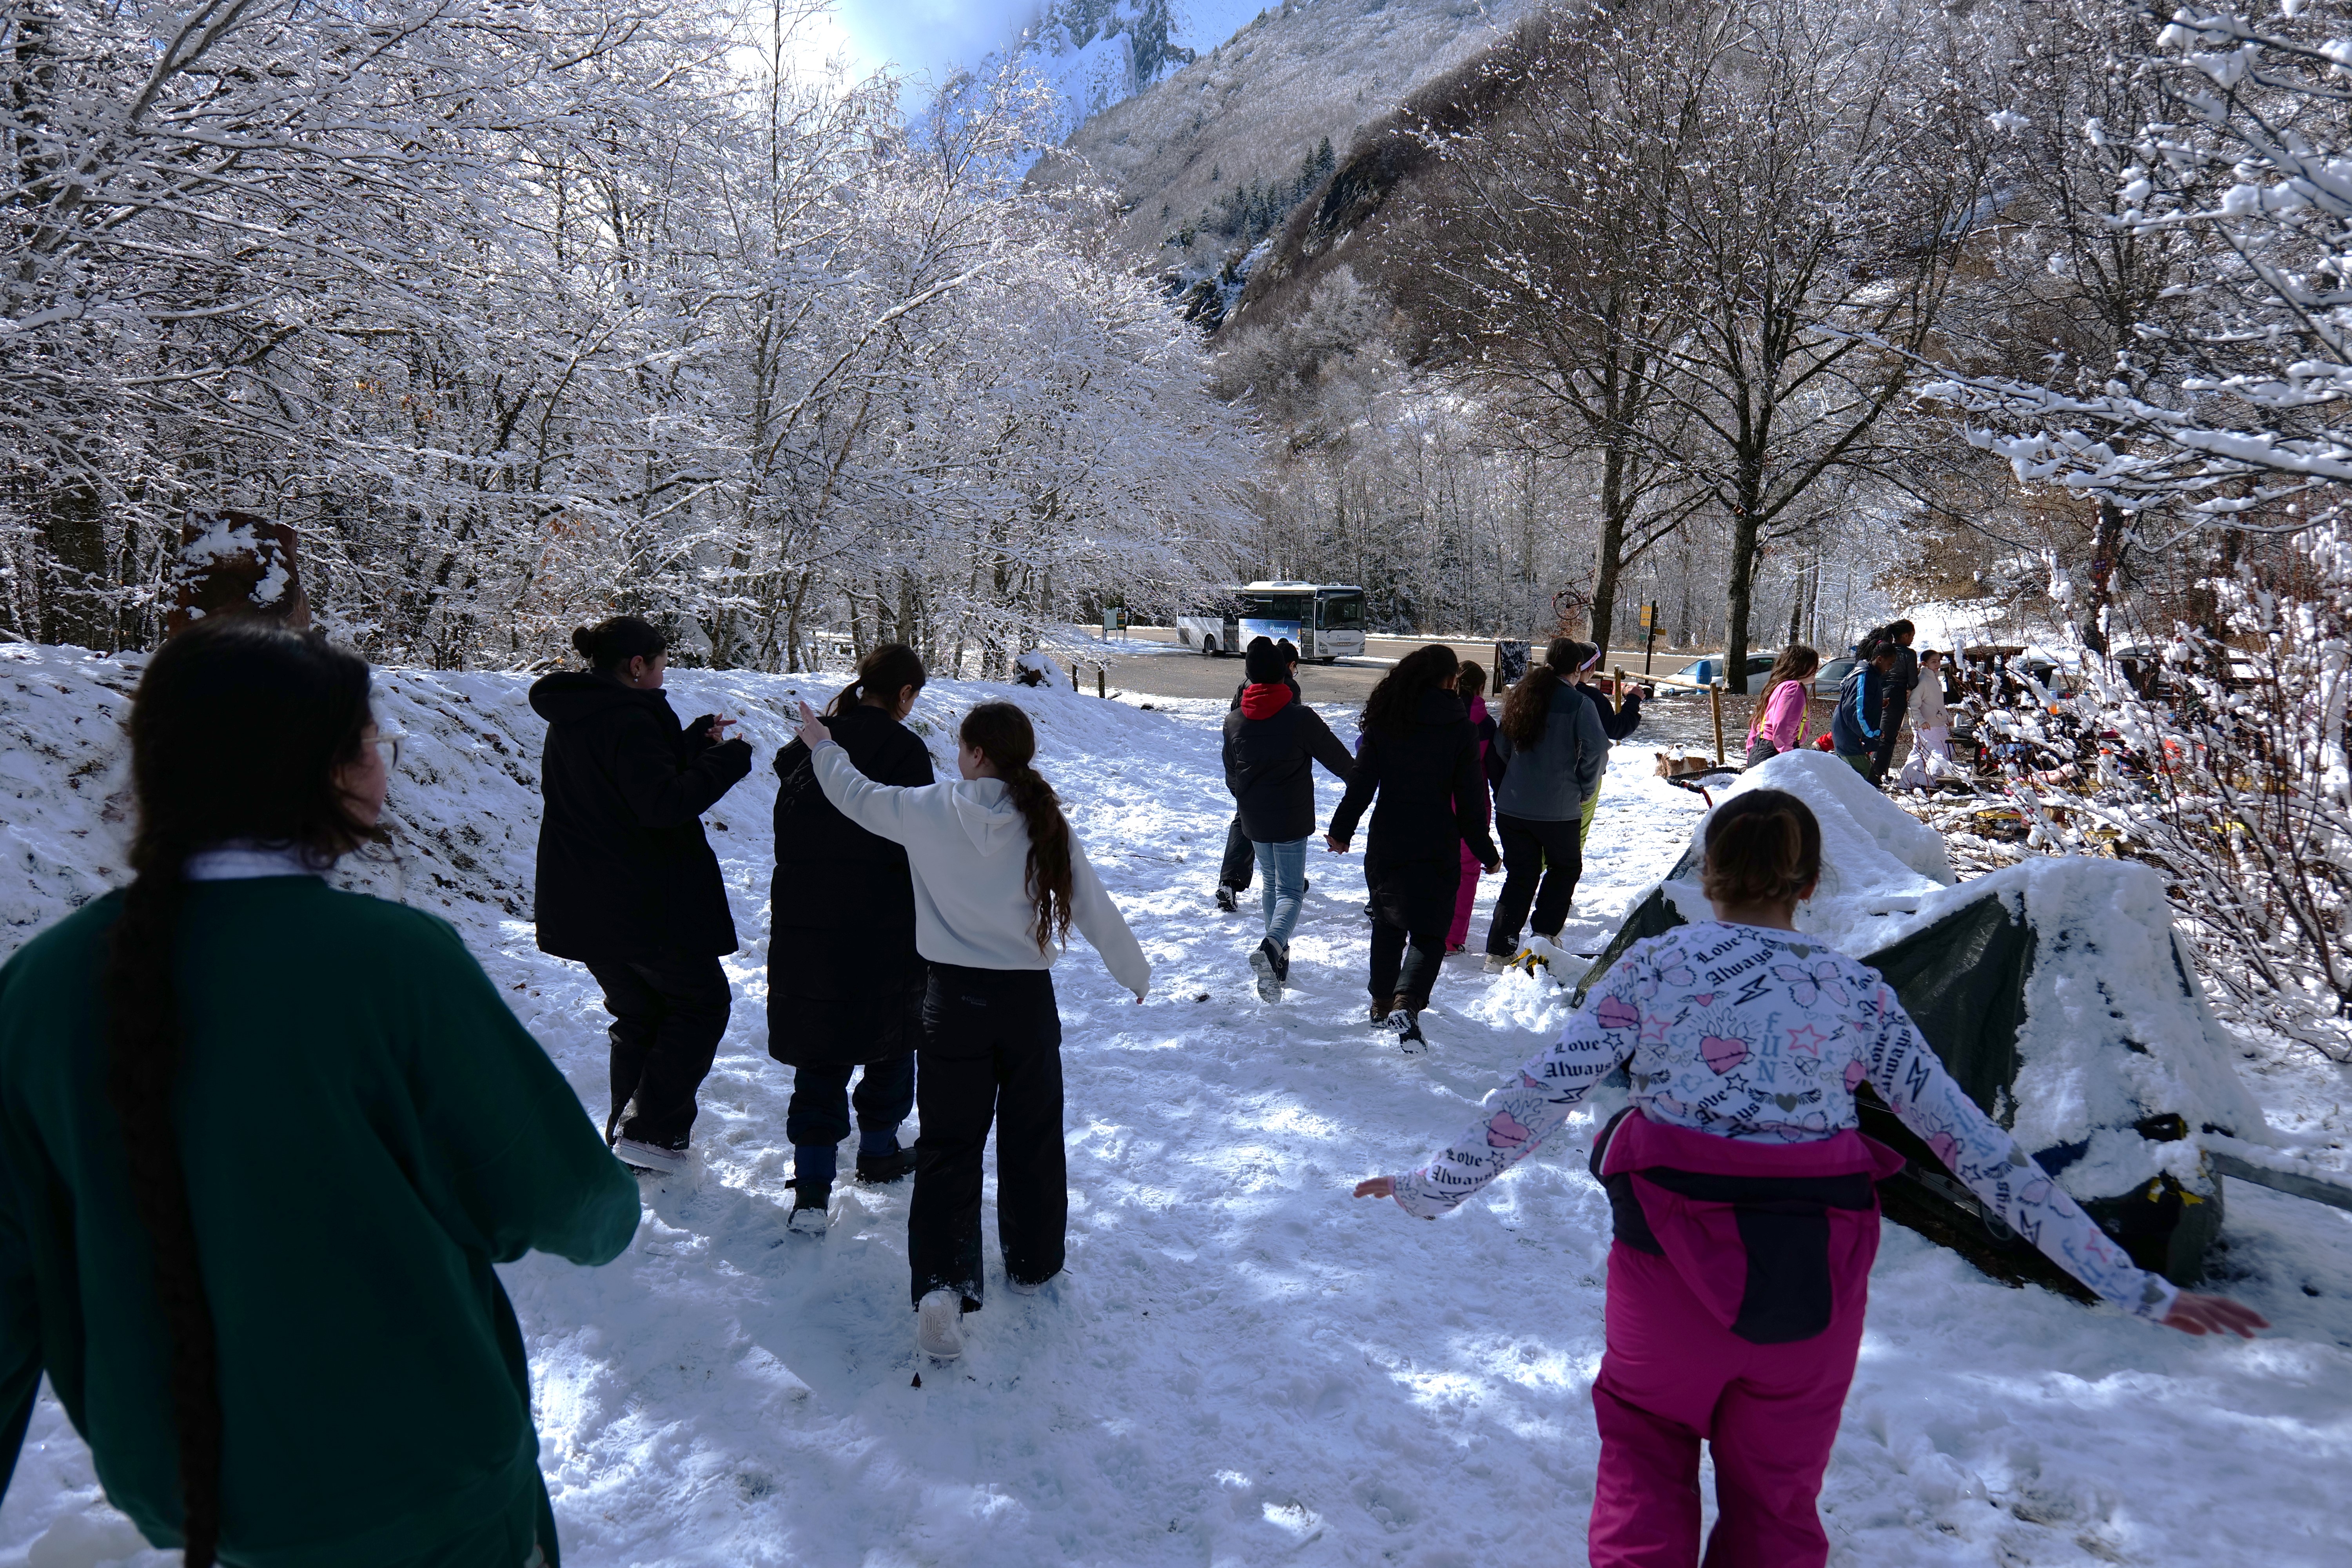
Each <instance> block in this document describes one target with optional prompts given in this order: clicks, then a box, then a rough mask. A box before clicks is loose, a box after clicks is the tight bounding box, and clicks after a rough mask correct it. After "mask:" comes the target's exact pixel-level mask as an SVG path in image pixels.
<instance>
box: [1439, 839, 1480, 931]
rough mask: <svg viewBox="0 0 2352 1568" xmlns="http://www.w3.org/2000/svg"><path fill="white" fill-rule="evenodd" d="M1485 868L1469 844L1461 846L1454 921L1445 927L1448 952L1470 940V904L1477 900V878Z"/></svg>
mask: <svg viewBox="0 0 2352 1568" xmlns="http://www.w3.org/2000/svg"><path fill="white" fill-rule="evenodd" d="M1485 873H1486V867H1484V866H1481V865H1480V864H1479V863H1478V857H1476V856H1475V855H1473V854H1471V853H1470V846H1468V845H1467V844H1465V845H1464V846H1463V847H1462V890H1461V891H1460V892H1458V893H1456V894H1454V923H1453V924H1452V925H1450V926H1448V927H1447V928H1446V929H1445V946H1446V950H1447V951H1448V952H1451V951H1453V950H1454V948H1457V947H1464V946H1467V945H1468V943H1469V941H1470V906H1471V905H1473V904H1475V903H1476V902H1477V901H1478V879H1479V878H1480V877H1481V876H1483V875H1484V874H1485Z"/></svg>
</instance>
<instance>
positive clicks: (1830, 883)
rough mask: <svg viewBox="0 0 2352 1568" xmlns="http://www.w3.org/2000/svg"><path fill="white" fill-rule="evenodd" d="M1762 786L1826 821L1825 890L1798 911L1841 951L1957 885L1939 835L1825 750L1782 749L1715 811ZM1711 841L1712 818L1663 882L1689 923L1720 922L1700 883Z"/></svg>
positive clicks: (1723, 796)
mask: <svg viewBox="0 0 2352 1568" xmlns="http://www.w3.org/2000/svg"><path fill="white" fill-rule="evenodd" d="M1757 789H1779V790H1786V791H1788V792H1789V793H1790V795H1795V796H1796V797H1797V798H1798V799H1800V800H1801V801H1803V802H1804V803H1805V804H1806V805H1809V806H1811V807H1812V810H1813V816H1815V817H1816V818H1817V819H1819V821H1820V822H1821V825H1822V880H1821V886H1820V888H1819V889H1816V890H1815V892H1814V894H1813V897H1812V900H1811V902H1810V903H1808V904H1806V905H1805V906H1804V907H1803V908H1801V909H1800V910H1798V911H1797V925H1798V928H1799V929H1800V930H1801V931H1809V932H1811V933H1813V934H1816V935H1818V936H1820V937H1821V938H1822V941H1824V942H1828V943H1829V944H1830V945H1831V946H1832V947H1834V948H1837V949H1838V950H1839V951H1841V952H1860V951H1861V946H1860V945H1859V944H1862V943H1869V944H1870V945H1873V946H1875V945H1877V942H1875V940H1874V938H1875V936H1876V933H1877V932H1878V931H1882V930H1883V929H1884V921H1885V917H1886V916H1887V915H1889V914H1890V913H1895V912H1898V911H1904V910H1912V909H1916V908H1917V907H1918V900H1921V899H1923V898H1926V897H1927V896H1928V895H1930V894H1933V893H1936V892H1938V891H1940V890H1942V889H1946V888H1948V887H1950V886H1951V885H1952V884H1953V883H1954V882H1955V881H1957V880H1958V877H1957V876H1956V875H1955V874H1954V873H1953V870H1952V861H1951V857H1950V856H1949V855H1948V854H1947V853H1946V852H1945V850H1944V841H1943V840H1942V839H1941V838H1940V837H1937V834H1936V831H1935V829H1933V828H1931V827H1929V826H1927V824H1926V823H1924V822H1921V821H1920V820H1919V819H1918V818H1917V817H1916V816H1912V815H1911V814H1910V813H1909V812H1907V811H1905V810H1904V809H1903V808H1902V807H1901V806H1899V805H1895V803H1894V802H1893V801H1891V800H1888V799H1887V798H1886V797H1885V795H1882V794H1880V793H1879V792H1878V791H1877V790H1876V789H1874V788H1873V787H1872V786H1871V784H1870V782H1869V781H1868V780H1866V779H1864V777H1863V776H1862V775H1861V774H1860V773H1855V772H1854V771H1853V768H1851V767H1849V766H1848V765H1847V764H1845V763H1842V762H1840V761H1838V760H1837V759H1836V758H1835V757H1833V756H1832V755H1830V754H1829V753H1828V752H1813V751H1801V752H1781V753H1780V755H1779V756H1777V757H1772V758H1769V759H1768V760H1767V761H1765V762H1764V763H1761V764H1759V765H1758V766H1756V767H1753V768H1749V769H1748V771H1747V772H1745V773H1741V774H1740V775H1739V778H1738V783H1736V784H1732V785H1731V786H1730V787H1729V788H1727V789H1725V790H1722V791H1720V792H1717V795H1716V797H1715V798H1716V804H1717V806H1718V807H1719V806H1720V805H1722V804H1723V803H1724V802H1726V801H1729V800H1732V799H1735V798H1737V797H1738V796H1739V795H1745V794H1747V793H1748V791H1750V790H1757ZM1705 845H1706V818H1705V817H1701V818H1700V819H1699V824H1698V826H1696V827H1695V828H1693V829H1692V830H1691V837H1690V846H1689V848H1688V849H1687V850H1686V851H1685V853H1684V856H1683V859H1682V862H1681V863H1680V864H1679V865H1677V866H1676V867H1675V871H1674V875H1673V876H1672V877H1670V878H1669V879H1668V880H1667V887H1666V894H1667V897H1669V898H1671V899H1672V900H1674V902H1675V909H1676V910H1679V911H1681V913H1682V916H1683V918H1684V919H1685V920H1689V921H1703V920H1712V919H1714V918H1715V914H1714V910H1713V909H1712V908H1711V907H1710V906H1709V905H1708V903H1707V901H1706V895H1705V894H1704V893H1702V892H1701V891H1700V890H1699V886H1698V868H1699V859H1700V856H1701V853H1702V851H1703V849H1704V847H1705Z"/></svg>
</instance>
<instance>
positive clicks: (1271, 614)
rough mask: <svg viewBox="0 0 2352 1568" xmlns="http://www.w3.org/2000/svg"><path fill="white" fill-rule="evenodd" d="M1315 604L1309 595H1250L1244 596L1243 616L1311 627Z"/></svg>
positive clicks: (1255, 619) (1256, 619)
mask: <svg viewBox="0 0 2352 1568" xmlns="http://www.w3.org/2000/svg"><path fill="white" fill-rule="evenodd" d="M1314 603H1315V601H1314V598H1313V596H1312V595H1307V594H1249V595H1244V596H1243V599H1242V614H1243V615H1244V616H1248V617H1249V618H1250V619H1252V620H1254V621H1297V622H1298V623H1299V624H1300V625H1302V626H1309V625H1312V624H1313V620H1312V616H1313V606H1314Z"/></svg>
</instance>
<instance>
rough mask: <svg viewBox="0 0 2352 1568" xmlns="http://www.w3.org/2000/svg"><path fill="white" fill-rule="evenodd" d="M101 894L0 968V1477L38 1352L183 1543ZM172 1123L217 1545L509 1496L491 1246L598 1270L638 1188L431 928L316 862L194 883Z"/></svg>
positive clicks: (73, 1410)
mask: <svg viewBox="0 0 2352 1568" xmlns="http://www.w3.org/2000/svg"><path fill="white" fill-rule="evenodd" d="M120 910H121V898H120V896H119V895H110V896H109V897H107V898H104V899H100V900H96V901H95V902H93V903H91V904H89V906H87V907H86V908H84V909H82V910H79V911H78V912H76V913H75V914H73V915H72V916H70V917H69V918H68V919H66V920H63V921H58V923H57V924H56V925H54V926H52V927H51V928H49V929H48V930H47V931H44V932H42V933H41V934H40V935H39V936H37V937H36V938H35V939H34V940H33V941H32V942H28V943H26V946H25V947H24V949H23V950H22V951H21V952H18V953H17V954H16V956H15V957H14V958H13V959H11V960H10V961H9V962H8V964H7V966H6V967H5V968H0V1489H5V1483H6V1479H7V1477H8V1475H9V1473H10V1472H11V1471H12V1470H13V1469H14V1468H15V1466H16V1453H17V1449H18V1447H19V1445H20V1443H21V1442H22V1440H23V1437H24V1433H25V1424H26V1419H27V1418H28V1416H29V1415H30V1414H31V1409H32V1404H33V1399H34V1395H35V1393H36V1391H37V1388H38V1385H39V1381H40V1374H41V1373H43V1372H44V1371H46V1372H47V1373H48V1374H49V1379H50V1382H51V1384H53V1385H54V1386H55V1387H56V1389H57V1392H58V1398H59V1399H61V1400H62V1401H63V1402H64V1404H65V1407H66V1411H67V1413H68V1415H70V1416H71V1417H72V1418H73V1424H74V1426H75V1427H76V1428H78V1429H79V1431H80V1432H81V1434H82V1436H84V1437H85V1438H87V1439H88V1440H89V1446H90V1448H91V1451H92V1452H93V1453H94V1454H95V1456H96V1458H97V1461H98V1474H99V1479H100V1481H102V1482H103V1483H104V1485H105V1487H106V1495H107V1497H108V1498H109V1499H110V1500H112V1502H113V1503H114V1504H115V1506H116V1507H118V1508H120V1509H121V1510H123V1511H124V1512H125V1513H127V1514H129V1515H130V1516H131V1519H132V1521H135V1522H136V1523H137V1524H138V1526H139V1528H140V1530H141V1531H143V1532H144V1533H145V1535H146V1536H147V1538H148V1540H149V1541H151V1542H154V1543H155V1544H157V1545H159V1546H176V1545H178V1544H179V1541H180V1537H179V1531H178V1525H179V1520H180V1487H179V1458H178V1447H177V1445H176V1443H175V1441H174V1439H173V1426H172V1416H171V1404H170V1395H169V1388H170V1381H169V1370H168V1369H169V1366H170V1354H171V1352H170V1341H169V1339H168V1337H167V1331H166V1328H165V1325H164V1321H163V1315H162V1312H161V1310H160V1309H159V1308H158V1306H157V1304H156V1300H155V1294H154V1289H153V1286H152V1278H153V1277H152V1264H151V1259H150V1254H149V1249H148V1245H147V1236H146V1232H145V1231H144V1229H143V1228H142V1226H141V1225H140V1223H139V1219H138V1216H137V1213H136V1210H135V1209H134V1208H133V1206H132V1201H131V1194H130V1191H129V1180H130V1176H129V1169H128V1166H127V1163H126V1161H125V1159H124V1154H123V1147H122V1138H121V1121H119V1119H118V1118H117V1117H116V1115H115V1114H114V1111H113V1108H112V1107H111V1106H110V1104H109V1103H108V1101H107V1098H106V1091H105V1062H106V1056H107V1047H106V1007H105V1005H104V1003H103V1001H102V999H101V997H100V980H101V976H102V974H103V973H104V969H105V959H106V945H107V933H108V931H109V930H110V928H111V927H112V925H113V924H114V921H115V920H116V918H117V916H118V915H119V913H120ZM181 932H182V941H181V948H180V952H179V956H178V970H177V974H178V985H179V993H180V997H181V1002H182V1013H183V1016H184V1019H185V1033H184V1037H183V1039H184V1051H183V1057H182V1068H181V1072H180V1079H179V1100H178V1107H177V1115H178V1122H179V1132H180V1146H181V1150H182V1152H183V1155H184V1162H185V1165H186V1169H187V1180H188V1194H189V1204H190V1207H191V1209H192V1211H193V1213H194V1219H195V1230H196V1242H197V1247H198V1249H199V1251H200V1253H201V1255H202V1259H203V1268H204V1277H205V1292H206V1294H207V1295H208V1296H209V1298H210V1300H211V1306H212V1313H213V1321H214V1324H215V1337H216V1341H217V1343H218V1346H219V1357H220V1389H221V1405H222V1411H223V1436H222V1454H223V1466H224V1471H223V1475H222V1480H221V1492H222V1513H221V1518H222V1528H221V1553H222V1556H223V1558H224V1559H225V1560H226V1561H228V1562H232V1563H241V1564H250V1565H252V1568H311V1565H313V1564H316V1565H319V1568H329V1565H332V1568H367V1565H369V1564H373V1563H384V1562H389V1561H392V1560H395V1559H398V1558H401V1557H404V1556H410V1555H414V1554H417V1553H420V1552H425V1551H427V1550H428V1549H430V1548H432V1547H433V1546H434V1545H435V1544H436V1542H440V1541H442V1540H444V1539H446V1537H448V1536H449V1535H451V1534H453V1533H455V1532H457V1531H461V1530H464V1529H467V1528H468V1527H477V1526H481V1525H486V1524H488V1523H489V1522H490V1521H492V1520H494V1519H495V1518H497V1517H499V1516H501V1515H503V1514H505V1513H506V1512H507V1511H508V1510H511V1509H513V1508H514V1507H516V1506H517V1500H518V1499H520V1498H521V1497H522V1496H524V1495H525V1493H524V1489H526V1488H528V1487H530V1486H532V1485H534V1484H536V1479H537V1478H536V1470H537V1466H538V1462H539V1439H538V1436H537V1434H536V1433H535V1432H534V1431H533V1429H532V1426H531V1419H530V1370H529V1368H528V1366H527V1365H526V1364H525V1362H524V1357H523V1345H522V1336H521V1333H520V1331H519V1330H518V1329H517V1327H516V1324H515V1317H514V1310H513V1309H512V1308H511V1307H510V1306H509V1305H508V1303H507V1298H506V1292H505V1291H504V1290H503V1289H500V1288H499V1280H498V1276H497V1275H496V1274H495V1273H494V1272H493V1271H492V1270H491V1268H490V1265H491V1264H493V1263H498V1262H505V1261H507V1260H509V1259H511V1258H520V1256H522V1254H523V1253H524V1252H525V1251H527V1250H530V1248H533V1247H537V1248H539V1249H541V1250H542V1251H547V1252H552V1253H556V1254H558V1255H560V1256H562V1257H564V1258H570V1259H571V1260H572V1261H573V1262H575V1263H603V1262H606V1261H608V1260H609V1259H611V1258H614V1256H616V1255H617V1254H618V1253H619V1252H620V1251H621V1249H622V1248H623V1247H626V1246H627V1245H628V1242H629V1237H631V1236H632V1235H634V1234H635V1230H636V1226H637V1212H638V1201H637V1188H636V1183H635V1181H634V1180H633V1179H632V1178H631V1177H630V1176H629V1174H628V1173H627V1172H626V1171H625V1169H624V1168H623V1167H622V1166H621V1164H620V1163H618V1162H617V1161H615V1160H614V1158H613V1156H612V1155H611V1153H610V1152H607V1151H606V1149H605V1147H604V1141H603V1140H602V1139H601V1138H599V1137H598V1135H597V1132H596V1129H595V1128H594V1126H593V1125H592V1124H591V1123H590V1121H589V1120H588V1116H587V1114H586V1112H585V1111H584V1110H582V1108H581V1104H580V1100H579V1098H578V1096H576V1095H574V1094H573V1093H572V1089H571V1086H570V1085H569V1084H567V1083H565V1081H564V1080H563V1077H562V1074H560V1073H558V1072H557V1071H556V1069H555V1066H554V1064H553V1063H552V1062H551V1061H549V1060H548V1058H547V1055H546V1053H545V1052H544V1051H542V1050H541V1048H540V1047H539V1044H538V1042H537V1041H535V1040H533V1039H532V1038H531V1037H530V1034H529V1033H527V1032H526V1031H525V1030H524V1029H523V1027H522V1026H521V1025H520V1024H518V1023H517V1022H516V1021H515V1018H514V1015H513V1014H512V1013H510V1012H509V1011H508V1010H507V1006H506V1003H505V1002H504V1000H503V999H502V998H501V997H500V996H499V993H498V991H497V989H496V988H495V987H494V986H493V985H492V984H490V980H489V977H488V975H486V974H484V973H482V969H481V966H480V965H479V964H478V963H475V962H474V959H473V957H472V955H471V954H469V953H468V952H467V951H466V948H465V945H464V944H463V943H462V942H460V941H459V940H458V937H457V931H455V930H454V929H452V928H451V927H450V926H449V925H448V924H447V923H446V921H439V920H436V919H435V918H434V917H432V916H430V915H426V914H423V913H420V912H418V911H416V910H409V909H404V908H403V907H401V906H400V905H397V904H388V903H384V902H383V901H381V900H376V899H371V898H364V897H362V896H359V895H357V894H352V893H340V892H336V891H334V890H333V889H330V888H329V887H327V885H326V884H325V883H323V882H321V881H320V880H319V879H316V878H312V877H299V876H298V877H270V878H264V879H256V880H250V881H231V882H201V883H192V884H190V885H189V887H188V889H187V895H186V902H185V904H184V918H183V921H182V926H181Z"/></svg>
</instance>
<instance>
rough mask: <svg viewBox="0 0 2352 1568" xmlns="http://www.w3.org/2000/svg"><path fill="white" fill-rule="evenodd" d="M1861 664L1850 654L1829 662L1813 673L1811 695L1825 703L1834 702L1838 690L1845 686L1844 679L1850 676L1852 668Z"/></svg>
mask: <svg viewBox="0 0 2352 1568" xmlns="http://www.w3.org/2000/svg"><path fill="white" fill-rule="evenodd" d="M1861 662H1862V660H1860V659H1858V658H1854V657H1853V655H1852V654H1848V655H1846V656H1845V657H1843V658H1833V659H1831V660H1829V661H1828V662H1827V663H1825V664H1823V665H1822V667H1821V668H1819V669H1817V670H1815V671H1813V679H1812V694H1813V695H1814V696H1815V697H1817V698H1820V699H1821V700H1823V701H1825V702H1834V701H1836V700H1837V694H1838V688H1840V687H1842V686H1843V685H1844V684H1845V678H1846V677H1847V676H1849V675H1852V674H1853V667H1854V666H1855V665H1857V664H1860V663H1861Z"/></svg>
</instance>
